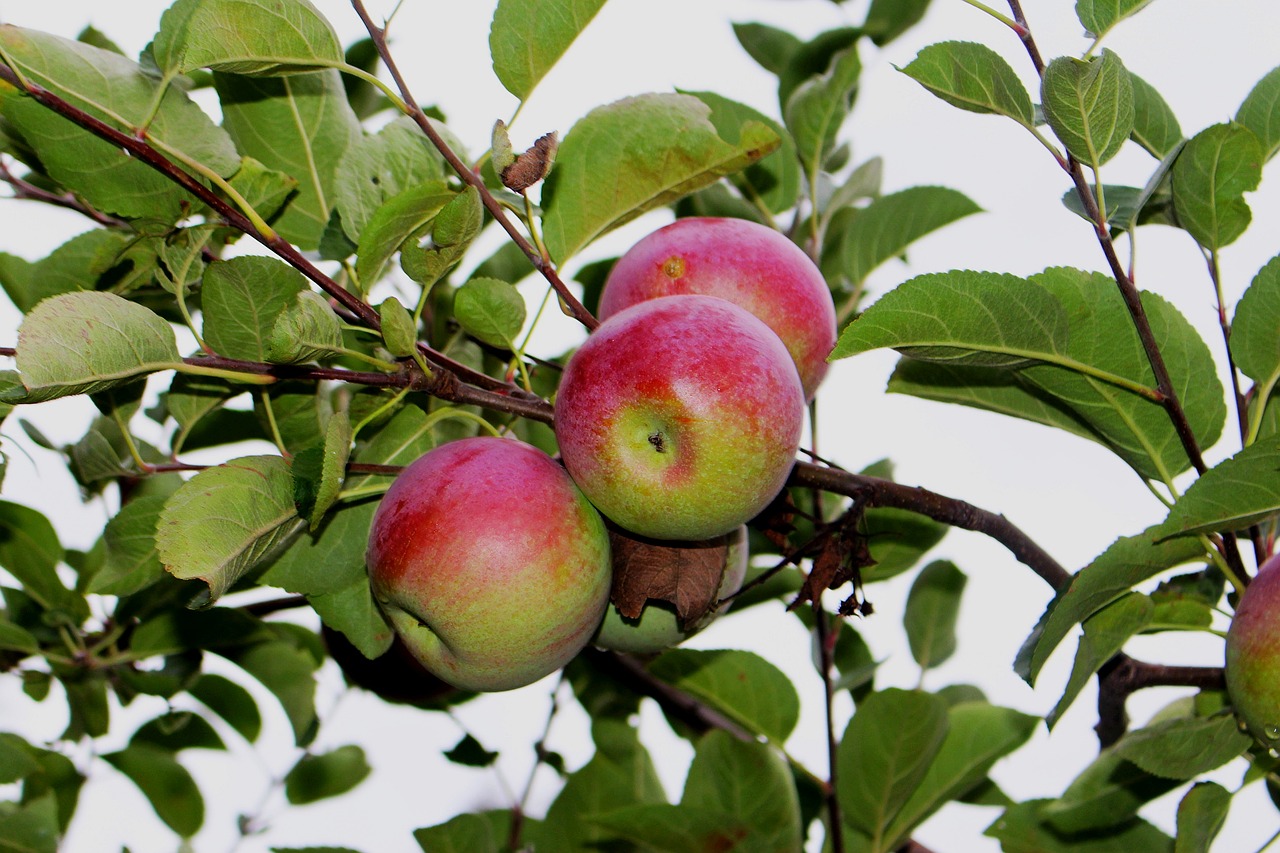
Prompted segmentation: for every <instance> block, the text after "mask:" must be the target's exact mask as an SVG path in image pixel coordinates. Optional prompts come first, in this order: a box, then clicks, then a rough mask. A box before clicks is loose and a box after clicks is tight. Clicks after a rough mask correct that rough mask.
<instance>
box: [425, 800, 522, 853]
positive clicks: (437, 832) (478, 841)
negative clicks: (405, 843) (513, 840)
mask: <svg viewBox="0 0 1280 853" xmlns="http://www.w3.org/2000/svg"><path fill="white" fill-rule="evenodd" d="M510 816H511V810H510V809H498V810H495V811H493V812H486V813H484V814H467V813H464V814H459V815H454V816H453V817H451V818H450V819H449V820H447V821H445V822H444V823H438V824H436V825H435V826H424V827H422V828H421V829H415V830H414V831H413V837H414V839H415V840H416V841H417V842H418V846H419V847H421V848H422V850H423V853H502V851H501V849H500V848H499V847H498V839H505V838H507V837H508V835H509V834H510V833H509V830H507V829H506V828H503V827H498V828H495V827H494V824H495V823H497V822H499V821H501V820H503V819H504V818H505V819H506V820H507V821H508V822H509V820H510Z"/></svg>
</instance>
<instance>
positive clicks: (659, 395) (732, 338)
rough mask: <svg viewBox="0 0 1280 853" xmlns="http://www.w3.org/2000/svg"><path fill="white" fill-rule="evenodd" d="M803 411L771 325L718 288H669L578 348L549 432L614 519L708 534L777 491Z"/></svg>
mask: <svg viewBox="0 0 1280 853" xmlns="http://www.w3.org/2000/svg"><path fill="white" fill-rule="evenodd" d="M804 411H805V401H804V391H803V390H802V389H801V387H800V377H799V376H798V375H797V374H796V368H795V365H794V364H793V363H792V361H791V357H790V356H789V355H788V354H787V350H786V347H784V346H783V345H782V341H780V340H779V339H778V336H777V335H775V334H774V333H773V331H772V330H770V329H769V327H768V326H766V325H765V324H764V323H763V322H761V321H760V320H758V319H757V318H756V317H754V316H753V315H751V314H750V313H748V312H747V311H746V310H745V309H743V308H740V307H739V306H737V305H735V304H733V303H732V302H728V301H727V300H724V299H719V298H717V297H714V296H697V295H688V296H665V297H660V298H658V299H651V300H648V301H646V302H641V303H639V304H637V305H633V306H631V307H630V308H628V309H626V310H624V311H621V312H619V313H617V314H615V315H613V316H612V317H610V318H609V319H608V320H605V321H604V322H603V323H601V324H600V326H599V327H598V328H597V329H596V330H595V331H594V332H592V333H591V335H590V336H589V337H588V338H587V340H586V341H585V342H584V343H583V345H582V346H581V347H580V348H579V349H578V350H577V352H575V353H574V354H573V356H572V357H571V358H570V359H569V363H568V364H567V365H566V366H565V370H564V374H563V376H562V377H561V380H560V390H559V392H558V394H557V396H556V417H555V433H556V441H557V443H558V444H559V446H560V456H561V458H562V459H563V460H564V465H565V468H566V469H567V470H568V471H569V474H570V475H571V476H572V477H573V480H574V482H576V483H577V484H578V487H579V488H580V489H582V491H583V493H584V494H586V496H587V497H588V498H590V500H591V502H592V503H593V504H595V506H596V508H597V509H598V510H600V511H601V512H602V513H604V515H605V516H607V517H608V518H609V519H610V520H612V521H613V522H614V523H615V524H617V525H618V526H619V527H621V528H623V529H624V530H628V531H630V532H632V533H636V534H638V535H640V536H648V537H651V538H654V539H682V540H698V539H710V538H712V537H715V536H721V535H723V534H725V533H728V532H729V531H731V530H734V529H735V528H737V527H738V525H740V524H743V523H744V522H746V521H748V520H749V519H751V518H752V517H753V516H755V515H756V514H757V513H759V512H760V511H761V510H763V509H764V508H765V507H766V506H767V505H768V504H769V502H770V501H771V500H773V498H774V496H775V495H777V494H778V492H779V491H781V489H782V487H783V485H784V484H785V483H786V479H787V474H788V473H789V472H790V470H791V467H792V465H793V464H794V462H795V454H796V450H797V449H798V448H799V445H800V437H801V430H802V429H803V426H804Z"/></svg>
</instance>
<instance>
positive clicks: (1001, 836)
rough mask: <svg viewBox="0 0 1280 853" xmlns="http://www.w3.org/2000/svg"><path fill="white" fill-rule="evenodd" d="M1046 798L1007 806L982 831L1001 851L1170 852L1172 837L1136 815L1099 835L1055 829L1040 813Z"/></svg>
mask: <svg viewBox="0 0 1280 853" xmlns="http://www.w3.org/2000/svg"><path fill="white" fill-rule="evenodd" d="M1048 802H1049V801H1048V800H1028V801H1027V802H1024V803H1018V804H1016V805H1013V806H1010V807H1009V808H1008V809H1006V810H1005V812H1004V814H1003V815H1001V816H1000V817H999V818H998V819H997V820H996V821H995V823H993V824H991V826H989V827H987V830H986V832H984V833H983V835H987V836H990V837H991V838H995V839H998V840H999V842H1000V849H1001V850H1003V851H1004V853H1173V839H1172V838H1170V837H1169V836H1167V835H1165V834H1164V833H1163V832H1161V831H1160V830H1158V829H1156V828H1155V827H1154V826H1152V825H1151V824H1149V823H1147V822H1146V821H1144V820H1138V819H1136V818H1135V819H1134V820H1132V821H1129V822H1128V823H1125V824H1124V825H1123V826H1117V827H1116V828H1115V830H1114V831H1111V832H1108V833H1106V834H1102V835H1099V834H1093V833H1088V834H1082V835H1077V836H1071V835H1063V834H1060V833H1057V832H1055V831H1054V830H1053V829H1052V828H1051V827H1049V826H1048V825H1046V824H1045V822H1044V820H1043V817H1042V813H1043V811H1044V808H1045V806H1046V804H1047V803H1048Z"/></svg>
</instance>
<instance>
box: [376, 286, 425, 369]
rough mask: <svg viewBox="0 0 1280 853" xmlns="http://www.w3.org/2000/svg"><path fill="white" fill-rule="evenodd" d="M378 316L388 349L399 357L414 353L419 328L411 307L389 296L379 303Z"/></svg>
mask: <svg viewBox="0 0 1280 853" xmlns="http://www.w3.org/2000/svg"><path fill="white" fill-rule="evenodd" d="M378 318H379V320H380V321H381V324H382V341H383V343H385V344H386V345H387V351H388V352H390V353H391V354H392V355H394V356H396V357H397V358H404V357H405V356H409V355H413V353H414V351H415V350H416V349H417V348H418V328H417V327H416V326H415V325H414V324H413V315H412V314H410V313H409V309H408V308H405V307H404V306H403V305H401V304H400V300H399V299H396V298H395V297H394V296H388V297H387V298H386V299H384V300H382V302H381V303H380V304H379V305H378Z"/></svg>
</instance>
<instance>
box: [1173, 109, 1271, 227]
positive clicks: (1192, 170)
mask: <svg viewBox="0 0 1280 853" xmlns="http://www.w3.org/2000/svg"><path fill="white" fill-rule="evenodd" d="M1262 162H1263V151H1262V146H1261V144H1259V142H1258V137H1256V136H1254V134H1253V132H1252V131H1250V130H1249V129H1248V128H1247V127H1244V126H1243V125H1239V124H1235V123H1232V124H1215V125H1213V126H1212V127H1207V128H1205V129H1204V130H1202V131H1200V132H1199V133H1197V134H1196V135H1195V136H1193V137H1191V139H1190V140H1188V142H1187V144H1186V146H1185V147H1184V148H1183V149H1182V153H1181V154H1179V155H1178V159H1177V162H1175V163H1174V164H1173V207H1174V210H1175V211H1177V214H1178V222H1179V224H1180V225H1181V226H1182V227H1183V228H1185V229H1186V230H1187V232H1188V233H1189V234H1190V235H1191V236H1192V237H1194V238H1195V240H1196V242H1197V243H1199V244H1200V245H1201V246H1204V247H1205V248H1206V249H1209V250H1210V251H1214V252H1216V251H1217V250H1218V249H1221V248H1222V247H1223V246H1226V245H1228V244H1230V243H1232V242H1234V241H1235V240H1236V238H1238V237H1239V236H1240V235H1241V234H1243V233H1244V232H1245V229H1246V228H1248V227H1249V222H1250V220H1252V218H1253V213H1252V212H1251V211H1250V210H1249V205H1248V204H1247V203H1246V202H1245V200H1244V194H1245V193H1247V192H1249V191H1251V190H1255V189H1257V188H1258V182H1259V181H1261V180H1262Z"/></svg>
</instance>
